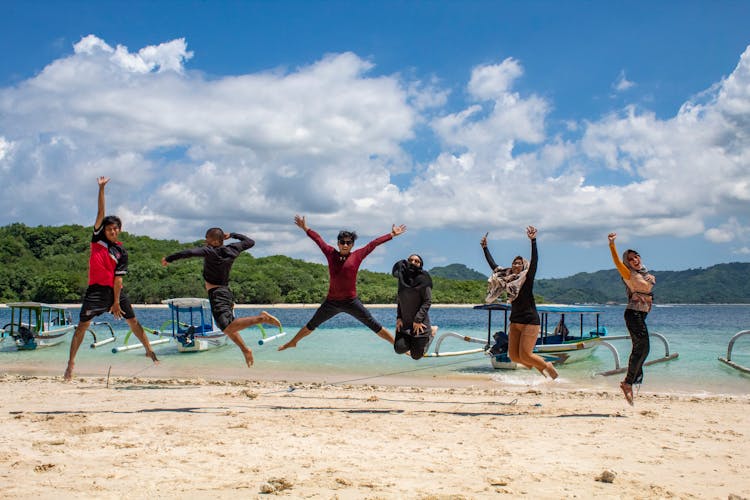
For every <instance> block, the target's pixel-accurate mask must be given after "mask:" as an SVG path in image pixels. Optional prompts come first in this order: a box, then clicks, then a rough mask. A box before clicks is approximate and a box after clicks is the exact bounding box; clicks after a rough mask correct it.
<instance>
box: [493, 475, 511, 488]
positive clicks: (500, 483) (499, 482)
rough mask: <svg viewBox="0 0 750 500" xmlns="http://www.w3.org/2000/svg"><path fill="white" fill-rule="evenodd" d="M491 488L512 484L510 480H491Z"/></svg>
mask: <svg viewBox="0 0 750 500" xmlns="http://www.w3.org/2000/svg"><path fill="white" fill-rule="evenodd" d="M489 481H490V486H508V483H509V482H510V481H509V480H508V479H505V478H500V477H498V478H492V479H490V480H489Z"/></svg>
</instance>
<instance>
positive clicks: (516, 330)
mask: <svg viewBox="0 0 750 500" xmlns="http://www.w3.org/2000/svg"><path fill="white" fill-rule="evenodd" d="M536 232H537V231H536V228H535V227H534V226H529V227H527V228H526V235H527V236H528V237H529V239H530V240H531V262H528V261H527V260H526V259H524V258H523V257H521V256H517V257H516V258H515V259H513V264H512V265H511V267H510V268H502V267H500V266H498V265H497V264H496V263H495V260H494V259H493V258H492V254H490V251H489V249H488V248H487V235H484V237H483V238H482V240H481V241H480V245H482V248H483V249H484V257H485V258H486V259H487V263H488V264H489V265H490V268H491V269H492V276H491V277H490V279H489V283H490V285H489V291H488V295H487V299H486V302H487V303H489V302H491V301H493V300H495V299H496V298H497V297H499V296H500V294H501V293H502V292H505V293H507V295H508V302H510V304H511V306H510V328H509V329H508V330H509V331H508V356H509V357H510V359H511V361H515V362H516V363H520V364H522V365H523V366H525V367H526V368H532V367H533V368H536V369H537V370H539V372H540V373H541V374H542V375H544V376H547V375H549V376H550V377H552V378H553V379H556V378H557V370H555V367H554V366H552V363H549V362H546V361H544V359H543V358H542V357H541V356H538V355H536V354H534V352H533V351H534V346H535V345H536V340H537V337H538V336H539V324H540V321H539V313H537V311H536V302H535V301H534V276H535V275H536V265H537V260H538V255H537V251H536Z"/></svg>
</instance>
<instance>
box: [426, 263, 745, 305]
mask: <svg viewBox="0 0 750 500" xmlns="http://www.w3.org/2000/svg"><path fill="white" fill-rule="evenodd" d="M652 272H653V274H654V275H655V276H656V288H655V289H654V298H655V302H656V303H657V304H675V303H683V304H728V303H734V304H750V263H749V262H731V263H728V264H717V265H715V266H711V267H708V268H705V269H703V268H699V269H688V270H685V271H652ZM430 274H432V275H433V276H436V277H438V278H444V279H450V280H474V281H486V280H487V276H485V275H483V274H482V273H480V272H478V271H475V270H474V269H470V268H468V267H466V266H465V265H463V264H450V265H448V266H444V267H435V268H433V269H431V270H430ZM534 294H535V295H536V296H537V297H540V298H543V300H544V301H545V302H551V303H560V304H576V303H589V304H606V303H608V302H611V303H624V302H625V301H626V294H625V285H624V284H623V282H622V280H621V279H620V275H619V273H618V272H617V271H616V270H615V269H609V270H605V271H596V272H593V273H578V274H574V275H573V276H568V277H567V278H555V279H537V280H536V281H535V282H534Z"/></svg>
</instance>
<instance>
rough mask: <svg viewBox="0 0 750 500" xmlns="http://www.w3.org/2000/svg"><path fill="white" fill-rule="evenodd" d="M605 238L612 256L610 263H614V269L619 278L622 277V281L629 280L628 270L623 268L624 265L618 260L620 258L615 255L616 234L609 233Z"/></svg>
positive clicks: (625, 267)
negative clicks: (607, 239)
mask: <svg viewBox="0 0 750 500" xmlns="http://www.w3.org/2000/svg"><path fill="white" fill-rule="evenodd" d="M607 238H609V252H610V253H611V254H612V262H614V263H615V267H616V268H617V271H618V272H619V273H620V276H622V277H623V279H626V280H629V279H630V269H628V268H627V266H625V264H624V263H623V262H622V261H621V260H620V256H619V255H617V247H616V246H615V238H617V233H609V234H608V235H607Z"/></svg>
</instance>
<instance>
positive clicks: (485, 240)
mask: <svg viewBox="0 0 750 500" xmlns="http://www.w3.org/2000/svg"><path fill="white" fill-rule="evenodd" d="M489 235H490V233H489V232H487V233H484V236H482V239H481V240H479V245H480V246H481V247H482V248H487V236H489Z"/></svg>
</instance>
